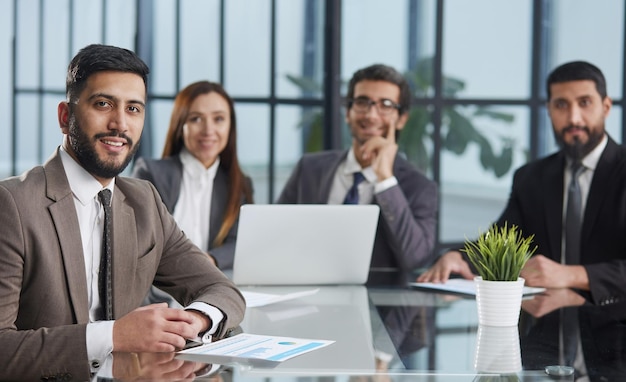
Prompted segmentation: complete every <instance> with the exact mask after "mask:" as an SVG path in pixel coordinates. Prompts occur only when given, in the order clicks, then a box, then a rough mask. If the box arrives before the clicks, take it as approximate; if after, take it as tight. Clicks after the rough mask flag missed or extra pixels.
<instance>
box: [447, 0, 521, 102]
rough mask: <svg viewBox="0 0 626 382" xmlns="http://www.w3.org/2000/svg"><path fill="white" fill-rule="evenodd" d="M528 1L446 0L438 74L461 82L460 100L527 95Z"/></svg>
mask: <svg viewBox="0 0 626 382" xmlns="http://www.w3.org/2000/svg"><path fill="white" fill-rule="evenodd" d="M532 3H533V2H532V1H530V0H518V1H500V0H473V1H466V0H448V1H446V3H445V10H444V31H443V36H444V42H443V73H444V75H450V76H454V77H457V78H459V79H461V80H462V81H463V82H464V83H465V88H464V89H463V91H462V95H463V96H464V97H468V98H496V97H498V98H500V97H503V98H507V97H508V98H519V97H523V98H526V97H528V96H529V94H530V69H531V67H530V63H531V59H530V46H531V45H530V44H531V37H532V33H531V32H532V28H531V25H532V24H531V21H532V20H531V15H532Z"/></svg>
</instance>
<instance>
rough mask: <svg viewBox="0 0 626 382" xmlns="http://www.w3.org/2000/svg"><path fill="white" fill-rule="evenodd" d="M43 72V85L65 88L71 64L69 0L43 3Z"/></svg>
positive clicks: (57, 88) (55, 88)
mask: <svg viewBox="0 0 626 382" xmlns="http://www.w3.org/2000/svg"><path fill="white" fill-rule="evenodd" d="M43 6H44V12H43V19H44V20H43V24H42V25H41V28H43V33H42V37H43V46H42V48H43V61H44V62H45V65H42V66H41V67H40V69H41V70H42V72H43V78H42V86H43V87H44V88H46V89H52V90H65V72H66V70H67V65H68V64H69V60H68V58H67V57H68V56H69V46H68V42H69V37H68V36H69V25H70V22H69V14H68V12H67V9H68V0H61V1H56V2H54V3H52V2H50V1H48V2H44V3H43Z"/></svg>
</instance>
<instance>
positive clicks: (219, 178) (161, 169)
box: [132, 155, 252, 270]
mask: <svg viewBox="0 0 626 382" xmlns="http://www.w3.org/2000/svg"><path fill="white" fill-rule="evenodd" d="M132 176H133V177H135V178H140V179H145V180H149V181H150V182H152V184H154V186H155V187H156V189H157V190H158V191H159V194H160V195H161V198H162V199H163V203H165V205H166V206H167V209H168V211H170V213H172V212H173V211H174V207H175V206H176V203H177V202H178V197H179V196H180V185H181V183H182V180H183V164H182V162H181V161H180V156H178V155H175V156H172V157H169V158H164V159H145V158H137V160H136V161H135V167H134V168H133V173H132ZM246 181H247V182H248V186H249V187H250V189H251V190H252V180H250V178H247V177H246ZM228 195H229V190H228V173H227V172H226V170H225V169H224V168H222V167H221V166H220V167H219V168H218V170H217V174H216V175H215V179H214V180H213V195H212V197H211V216H210V217H209V219H210V222H209V236H210V237H209V252H210V253H211V256H213V257H214V258H215V260H217V265H218V266H219V267H220V269H223V270H225V269H232V267H233V260H234V257H235V243H236V241H237V227H238V226H239V218H237V219H236V220H235V223H234V224H233V226H232V227H231V228H230V230H229V231H228V235H227V236H226V239H224V242H223V243H222V245H220V246H219V247H214V246H213V241H214V240H215V237H216V236H217V233H218V232H219V229H220V227H221V226H222V221H223V220H224V214H225V212H226V203H227V202H228ZM245 203H250V201H248V200H245V197H244V195H242V196H241V204H242V205H243V204H245Z"/></svg>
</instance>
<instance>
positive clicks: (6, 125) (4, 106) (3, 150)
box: [0, 0, 14, 178]
mask: <svg viewBox="0 0 626 382" xmlns="http://www.w3.org/2000/svg"><path fill="white" fill-rule="evenodd" d="M13 4H14V2H13V1H9V0H1V1H0V6H1V7H2V9H3V10H4V12H0V83H1V84H5V85H4V86H0V134H1V135H2V137H3V138H4V139H0V178H6V177H7V176H9V175H11V156H12V153H13V147H12V144H11V143H12V141H13V130H12V125H11V122H12V116H13V21H14V20H13Z"/></svg>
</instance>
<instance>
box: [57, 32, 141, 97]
mask: <svg viewBox="0 0 626 382" xmlns="http://www.w3.org/2000/svg"><path fill="white" fill-rule="evenodd" d="M104 71H115V72H127V73H135V74H137V75H139V76H140V77H141V78H142V79H143V83H144V85H145V86H146V93H147V91H148V73H150V69H149V68H148V65H146V63H145V62H143V61H142V60H141V58H139V56H137V54H135V52H132V51H130V50H128V49H124V48H119V47H116V46H111V45H100V44H92V45H88V46H86V47H84V48H82V49H81V50H80V51H78V53H77V54H76V56H74V58H73V59H72V61H71V62H70V64H69V66H68V67H67V78H66V79H65V94H66V96H67V100H68V101H73V100H75V99H76V98H77V97H78V95H79V94H80V92H82V91H83V89H84V88H85V86H86V84H87V79H88V78H89V76H91V75H92V74H94V73H98V72H104Z"/></svg>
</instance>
